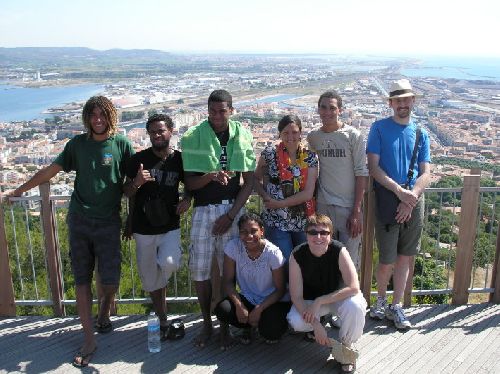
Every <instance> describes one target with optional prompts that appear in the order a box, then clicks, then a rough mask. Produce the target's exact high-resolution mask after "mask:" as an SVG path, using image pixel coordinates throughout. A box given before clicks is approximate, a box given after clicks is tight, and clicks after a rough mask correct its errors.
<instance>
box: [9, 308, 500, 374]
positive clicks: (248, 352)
mask: <svg viewBox="0 0 500 374" xmlns="http://www.w3.org/2000/svg"><path fill="white" fill-rule="evenodd" d="M407 314H408V316H409V317H410V319H411V320H412V322H413V323H414V328H413V329H411V330H409V331H407V332H404V333H403V332H398V331H396V330H395V329H394V327H393V326H392V325H391V324H390V323H389V322H388V321H374V320H372V319H370V318H368V317H367V322H366V326H365V333H364V335H363V337H362V338H361V339H360V341H359V342H358V344H357V347H358V349H359V350H360V352H361V356H360V359H359V360H358V370H357V372H358V373H391V372H393V373H497V374H498V373H500V305H494V304H475V305H465V306H458V307H457V306H450V305H426V306H417V307H412V308H409V309H408V310H407ZM184 318H185V324H186V327H187V330H186V331H187V334H186V337H185V338H184V339H183V340H181V341H177V342H167V343H163V344H162V352H161V353H158V354H150V353H149V352H148V351H147V347H146V345H147V344H146V335H147V331H146V316H136V315H134V316H117V317H113V318H112V321H113V325H114V328H115V329H114V331H113V332H112V333H111V334H108V335H100V336H98V337H97V340H98V345H99V348H98V350H97V352H96V354H95V355H94V357H93V359H92V362H91V365H90V366H89V367H88V368H86V369H84V370H83V372H86V373H119V372H125V373H168V372H174V373H238V374H239V373H252V374H255V373H327V372H328V373H336V372H339V368H338V365H337V364H336V363H335V361H334V360H332V359H331V357H329V351H328V349H326V348H324V347H321V346H319V345H317V344H315V343H308V342H306V341H304V340H303V338H302V335H292V334H287V335H285V337H284V338H283V340H282V341H281V342H280V343H279V344H278V345H274V346H267V345H266V344H265V343H264V342H262V341H257V342H254V343H253V344H252V345H250V346H243V345H235V346H233V347H232V348H231V349H230V350H229V351H227V352H222V351H220V350H219V348H218V345H217V344H216V340H215V339H212V342H211V344H209V345H208V346H207V347H206V348H204V349H199V348H194V347H193V345H192V342H191V340H192V338H193V337H194V336H196V334H197V333H198V330H199V329H200V326H201V319H200V316H199V315H188V316H184ZM329 333H330V335H331V336H332V337H336V336H338V330H337V329H331V330H330V331H329ZM81 339H82V335H81V329H80V325H79V322H78V319H77V318H74V317H68V318H47V317H16V318H3V319H0V373H7V372H9V373H10V372H18V373H45V372H51V373H52V372H54V373H78V372H79V371H80V370H79V369H76V368H73V366H72V365H71V364H70V363H69V361H70V360H71V358H72V357H73V354H74V353H75V352H76V351H77V350H78V348H79V344H80V343H81Z"/></svg>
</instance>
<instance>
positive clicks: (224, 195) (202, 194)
mask: <svg viewBox="0 0 500 374" xmlns="http://www.w3.org/2000/svg"><path fill="white" fill-rule="evenodd" d="M215 135H216V136H217V138H218V139H219V143H220V145H221V147H222V152H221V155H220V158H219V163H220V166H221V169H222V170H227V151H226V145H227V142H228V140H229V130H225V131H222V132H219V133H216V134H215ZM203 174H204V173H194V172H186V175H203ZM240 176H241V173H240V172H236V173H234V176H233V177H232V178H231V179H230V180H229V183H228V184H227V185H225V186H224V185H222V184H220V183H219V182H213V181H211V182H209V183H208V184H207V185H206V186H205V187H203V188H200V189H198V190H193V191H190V192H191V194H192V195H193V198H194V206H204V205H208V204H220V203H221V201H222V200H233V199H236V196H237V195H238V192H240V188H241V187H240Z"/></svg>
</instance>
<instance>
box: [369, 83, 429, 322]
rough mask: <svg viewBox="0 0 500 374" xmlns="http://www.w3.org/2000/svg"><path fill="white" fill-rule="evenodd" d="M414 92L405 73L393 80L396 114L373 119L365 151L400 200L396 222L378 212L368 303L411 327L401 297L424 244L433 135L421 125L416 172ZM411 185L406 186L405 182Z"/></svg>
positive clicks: (379, 314) (378, 178) (381, 181)
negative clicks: (373, 286)
mask: <svg viewBox="0 0 500 374" xmlns="http://www.w3.org/2000/svg"><path fill="white" fill-rule="evenodd" d="M414 104H415V93H414V92H413V89H412V87H411V84H410V82H409V81H408V80H406V79H401V80H398V81H395V82H393V84H392V86H391V89H390V92H389V106H390V107H391V108H392V110H393V112H394V114H393V116H392V117H389V118H386V119H383V120H379V121H376V122H374V123H373V125H372V127H371V128H370V133H369V135H368V142H367V147H366V153H367V157H368V169H369V170H370V175H371V176H372V177H373V178H374V179H375V184H376V185H377V188H381V187H384V188H386V189H387V190H389V191H392V192H393V193H394V194H395V195H396V196H397V198H398V199H399V203H398V205H397V210H396V213H395V217H394V218H395V220H394V221H395V223H394V224H392V223H391V224H387V222H382V221H381V219H380V218H379V217H378V215H377V218H376V222H375V236H376V239H377V244H378V248H379V264H378V268H377V274H376V278H377V292H378V297H377V302H376V304H375V305H373V306H372V308H371V309H370V316H371V317H372V318H378V319H383V318H384V317H387V318H388V319H390V320H393V321H394V325H395V326H396V328H398V329H408V328H410V327H411V323H410V321H408V319H407V318H406V316H405V314H404V312H403V309H402V307H401V304H400V301H401V299H402V297H403V293H404V289H405V285H406V281H407V279H408V274H409V268H410V264H411V262H412V258H413V256H415V255H416V254H417V253H418V251H419V249H420V237H421V235H422V228H423V220H424V196H423V194H424V190H425V188H426V187H427V185H428V184H429V182H430V161H431V160H430V149H429V136H428V134H427V132H426V131H425V130H423V129H421V136H420V138H419V142H418V148H417V156H416V160H415V163H414V166H413V169H414V172H413V176H412V177H411V178H410V180H409V181H408V180H407V179H408V174H409V173H408V169H409V167H410V161H411V158H412V154H413V149H414V146H415V140H416V134H417V126H416V124H415V122H414V121H413V120H412V118H411V111H412V109H413V106H414ZM404 185H407V188H404V187H403V186H404ZM393 269H394V276H393V284H394V295H393V300H392V304H391V305H387V299H386V291H387V285H388V283H389V280H390V278H391V276H392V275H393Z"/></svg>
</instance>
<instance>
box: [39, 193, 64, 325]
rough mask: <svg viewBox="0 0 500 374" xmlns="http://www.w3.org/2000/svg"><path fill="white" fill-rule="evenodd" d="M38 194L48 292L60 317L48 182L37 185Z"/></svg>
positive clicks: (59, 281)
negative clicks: (47, 271) (47, 272)
mask: <svg viewBox="0 0 500 374" xmlns="http://www.w3.org/2000/svg"><path fill="white" fill-rule="evenodd" d="M39 188H40V196H41V197H42V202H41V204H42V206H41V209H40V210H41V215H42V228H43V236H44V238H45V251H46V255H47V267H48V270H49V283H50V292H51V294H52V303H53V309H54V314H55V315H56V316H58V317H62V316H63V315H64V313H65V311H64V305H63V303H62V299H63V291H62V274H61V269H60V265H59V264H60V263H61V262H60V261H59V259H60V258H59V256H60V254H59V250H58V248H57V247H56V240H55V230H54V228H55V226H54V216H53V210H52V204H51V203H50V184H49V183H43V184H41V185H40V186H39Z"/></svg>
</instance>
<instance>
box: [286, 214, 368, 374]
mask: <svg viewBox="0 0 500 374" xmlns="http://www.w3.org/2000/svg"><path fill="white" fill-rule="evenodd" d="M305 230H306V234H307V243H304V244H302V245H301V246H300V247H298V248H297V249H295V250H294V251H293V252H292V255H291V256H290V268H289V272H290V283H289V284H290V296H291V298H292V302H293V306H292V308H291V310H290V312H289V313H288V315H287V319H288V322H289V323H290V325H291V327H292V328H293V329H294V330H295V331H303V332H306V333H308V334H309V336H310V337H311V338H312V337H313V336H314V339H315V340H316V342H317V343H319V344H321V345H325V346H329V347H332V355H333V356H334V357H335V359H336V361H338V362H339V363H340V364H341V365H342V366H341V369H342V372H347V373H351V372H354V370H355V368H356V358H357V357H358V353H357V351H356V350H354V349H353V348H352V347H351V346H352V343H354V342H356V341H357V340H358V339H359V338H360V337H361V334H362V333H363V327H364V325H365V313H366V301H365V299H364V298H363V295H362V294H361V292H360V289H359V281H358V276H357V274H356V268H355V267H354V264H353V262H352V260H351V257H350V256H349V253H348V252H347V249H346V248H345V247H344V246H343V245H342V243H340V242H338V241H335V240H333V241H332V232H333V224H332V221H331V220H330V218H329V217H328V216H325V215H322V214H318V215H313V216H311V217H309V218H308V220H307V223H306V229H305ZM344 285H345V286H344ZM328 313H332V314H335V315H337V316H338V317H339V319H340V324H341V327H340V331H339V337H340V342H337V341H335V340H334V339H330V338H328V336H327V332H326V330H325V328H324V327H323V325H322V324H321V323H320V317H321V316H324V315H326V314H328Z"/></svg>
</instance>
